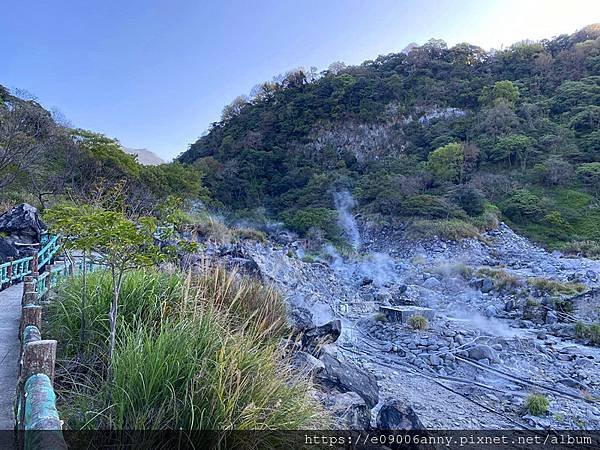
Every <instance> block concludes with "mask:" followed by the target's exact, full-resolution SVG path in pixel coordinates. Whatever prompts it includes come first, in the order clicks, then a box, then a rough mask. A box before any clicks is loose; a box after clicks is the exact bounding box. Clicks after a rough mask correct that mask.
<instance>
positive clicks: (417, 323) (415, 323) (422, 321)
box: [407, 314, 429, 330]
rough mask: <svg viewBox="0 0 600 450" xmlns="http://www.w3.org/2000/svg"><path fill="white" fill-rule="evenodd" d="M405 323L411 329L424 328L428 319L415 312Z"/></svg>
mask: <svg viewBox="0 0 600 450" xmlns="http://www.w3.org/2000/svg"><path fill="white" fill-rule="evenodd" d="M407 323H408V326H409V327H411V328H412V329H413V330H425V329H427V327H428V326H429V321H428V320H427V318H426V317H424V316H422V315H420V314H415V315H414V316H411V317H410V318H409V319H408V322H407Z"/></svg>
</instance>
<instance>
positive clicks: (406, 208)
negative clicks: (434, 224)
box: [401, 194, 452, 219]
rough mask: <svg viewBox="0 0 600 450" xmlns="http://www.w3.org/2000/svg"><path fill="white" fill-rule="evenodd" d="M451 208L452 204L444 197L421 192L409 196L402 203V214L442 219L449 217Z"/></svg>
mask: <svg viewBox="0 0 600 450" xmlns="http://www.w3.org/2000/svg"><path fill="white" fill-rule="evenodd" d="M451 210H452V208H451V206H450V205H448V203H447V202H446V201H445V200H444V199H443V198H441V197H436V196H434V195H427V194H421V195H414V196H411V197H408V198H407V199H406V200H405V201H404V202H403V204H402V211H401V214H402V215H404V216H407V217H412V216H417V217H426V218H428V219H440V218H444V217H448V215H449V214H450V211H451Z"/></svg>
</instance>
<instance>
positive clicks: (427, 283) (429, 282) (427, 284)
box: [423, 277, 442, 289]
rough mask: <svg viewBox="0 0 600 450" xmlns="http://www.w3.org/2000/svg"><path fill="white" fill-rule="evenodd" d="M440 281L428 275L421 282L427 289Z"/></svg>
mask: <svg viewBox="0 0 600 450" xmlns="http://www.w3.org/2000/svg"><path fill="white" fill-rule="evenodd" d="M441 284H442V283H441V282H440V280H438V279H437V278H435V277H429V278H427V279H426V280H425V281H424V282H423V287H424V288H427V289H434V288H436V287H438V286H439V285H441Z"/></svg>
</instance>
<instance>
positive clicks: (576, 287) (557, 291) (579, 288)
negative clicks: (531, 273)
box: [527, 277, 586, 295]
mask: <svg viewBox="0 0 600 450" xmlns="http://www.w3.org/2000/svg"><path fill="white" fill-rule="evenodd" d="M527 283H528V284H529V285H530V286H531V287H533V288H534V289H537V290H538V291H539V292H540V293H542V294H548V295H576V294H580V293H582V292H583V291H585V289H586V287H585V285H584V284H581V283H570V282H568V283H564V282H562V281H558V280H551V279H549V278H539V277H535V278H528V279H527Z"/></svg>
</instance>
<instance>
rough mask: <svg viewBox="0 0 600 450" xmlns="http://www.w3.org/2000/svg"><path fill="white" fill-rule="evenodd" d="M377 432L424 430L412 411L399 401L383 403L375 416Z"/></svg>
mask: <svg viewBox="0 0 600 450" xmlns="http://www.w3.org/2000/svg"><path fill="white" fill-rule="evenodd" d="M377 429H379V430H424V429H425V427H424V426H423V424H422V423H421V421H420V420H419V417H418V416H417V414H416V413H415V412H414V410H413V409H412V408H411V407H410V406H408V405H405V404H404V403H402V402H401V401H399V400H392V401H390V402H387V403H385V404H384V405H383V406H382V407H381V409H380V410H379V414H377Z"/></svg>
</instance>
